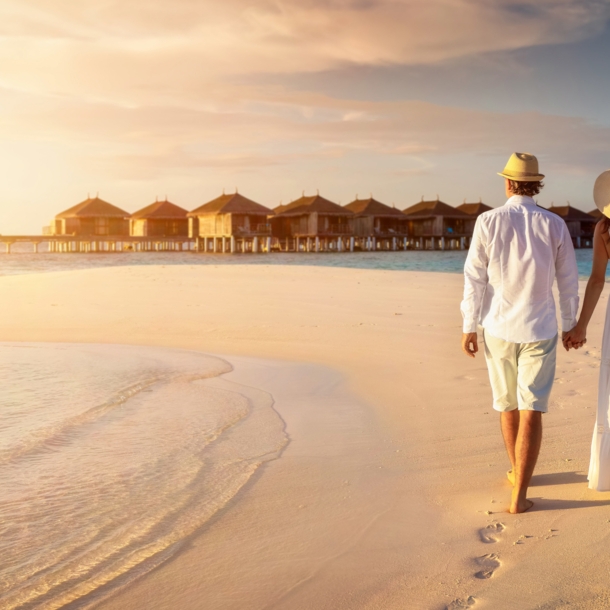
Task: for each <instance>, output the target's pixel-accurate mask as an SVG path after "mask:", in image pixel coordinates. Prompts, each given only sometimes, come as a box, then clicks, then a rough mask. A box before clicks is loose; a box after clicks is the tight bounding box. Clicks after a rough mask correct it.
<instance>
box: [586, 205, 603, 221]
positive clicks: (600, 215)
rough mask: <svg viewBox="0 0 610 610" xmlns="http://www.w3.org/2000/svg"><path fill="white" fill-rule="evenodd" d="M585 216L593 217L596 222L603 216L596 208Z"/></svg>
mask: <svg viewBox="0 0 610 610" xmlns="http://www.w3.org/2000/svg"><path fill="white" fill-rule="evenodd" d="M587 214H589V216H593V218H595V221H596V222H597V221H598V220H599V219H600V218H601V217H602V216H603V214H602V213H601V212H600V211H599V210H598V209H597V208H595V209H594V210H591V211H590V212H587Z"/></svg>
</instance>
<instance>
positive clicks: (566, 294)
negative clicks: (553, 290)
mask: <svg viewBox="0 0 610 610" xmlns="http://www.w3.org/2000/svg"><path fill="white" fill-rule="evenodd" d="M555 277H556V278H557V288H558V289H559V310H560V311H561V330H562V331H563V332H568V331H569V330H572V329H573V328H574V327H575V326H576V315H577V314H578V267H577V265H576V255H575V254H574V246H573V245H572V238H571V237H570V233H569V231H568V227H567V226H565V225H564V227H563V234H562V240H561V243H560V245H559V248H558V249H557V257H556V259H555Z"/></svg>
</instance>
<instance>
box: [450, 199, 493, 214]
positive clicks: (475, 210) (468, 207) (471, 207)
mask: <svg viewBox="0 0 610 610" xmlns="http://www.w3.org/2000/svg"><path fill="white" fill-rule="evenodd" d="M491 209H493V208H492V207H491V206H489V205H486V204H484V203H482V202H481V201H479V203H463V204H462V205H458V207H457V208H456V210H460V212H464V213H465V214H468V215H469V216H478V215H479V214H482V213H483V212H487V211H489V210H491Z"/></svg>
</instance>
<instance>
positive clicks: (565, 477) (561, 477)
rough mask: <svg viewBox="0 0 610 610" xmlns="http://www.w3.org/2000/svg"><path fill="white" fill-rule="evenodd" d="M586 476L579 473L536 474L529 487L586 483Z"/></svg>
mask: <svg viewBox="0 0 610 610" xmlns="http://www.w3.org/2000/svg"><path fill="white" fill-rule="evenodd" d="M586 482H587V475H586V474H583V473H581V472H552V473H551V474H536V475H534V476H533V477H532V482H531V483H530V486H531V487H539V486H542V485H572V484H573V483H586Z"/></svg>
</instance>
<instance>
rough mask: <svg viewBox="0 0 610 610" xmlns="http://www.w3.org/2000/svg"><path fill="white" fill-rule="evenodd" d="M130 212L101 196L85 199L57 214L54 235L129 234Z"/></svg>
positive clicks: (52, 232) (53, 228) (53, 223)
mask: <svg viewBox="0 0 610 610" xmlns="http://www.w3.org/2000/svg"><path fill="white" fill-rule="evenodd" d="M129 216H130V215H129V213H128V212H126V211H125V210H121V209H120V208H117V207H116V206H115V205H112V204H111V203H108V202H107V201H104V200H102V199H100V198H99V197H94V198H87V199H85V201H81V203H79V204H77V205H75V206H73V207H71V208H69V209H67V210H65V211H64V212H62V213H61V214H58V215H57V216H55V218H54V220H53V222H52V223H51V234H52V235H76V236H80V235H82V236H89V235H109V236H121V235H129Z"/></svg>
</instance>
